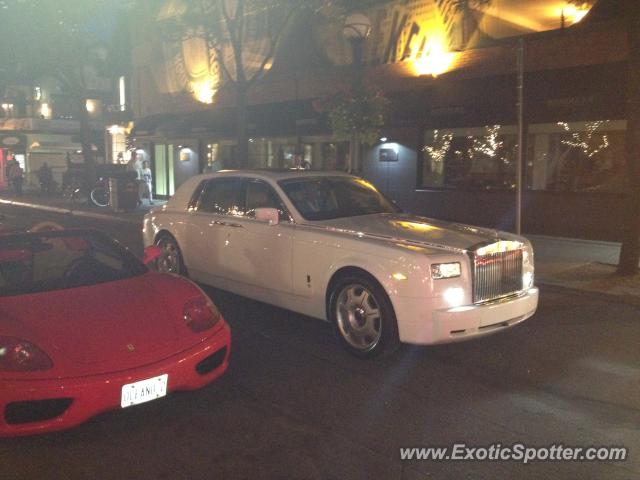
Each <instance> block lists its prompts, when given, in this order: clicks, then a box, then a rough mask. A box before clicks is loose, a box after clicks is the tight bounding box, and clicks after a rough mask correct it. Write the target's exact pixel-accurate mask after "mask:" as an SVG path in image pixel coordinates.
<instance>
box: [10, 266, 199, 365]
mask: <svg viewBox="0 0 640 480" xmlns="http://www.w3.org/2000/svg"><path fill="white" fill-rule="evenodd" d="M163 277H164V276H163V275H158V274H152V273H149V274H145V275H141V276H137V277H134V278H130V279H126V280H120V281H115V282H108V283H103V284H98V285H94V286H90V287H81V288H74V289H68V290H59V291H52V292H46V293H39V294H32V295H21V296H15V297H5V298H3V299H2V301H1V302H0V314H2V315H6V316H7V317H9V318H13V319H16V320H18V319H19V322H20V323H22V324H23V325H24V327H25V331H26V332H30V340H34V341H35V342H36V343H37V344H38V345H39V346H40V347H41V348H42V349H43V350H45V352H47V354H48V355H49V356H50V357H51V358H52V360H53V362H54V368H55V369H56V370H57V368H56V367H64V372H65V376H68V375H69V373H71V372H73V374H82V372H83V371H86V372H90V373H91V374H99V373H103V372H114V371H118V370H124V369H128V368H134V367H138V366H141V365H145V364H147V363H151V362H156V361H158V359H161V358H164V357H165V356H167V357H168V356H170V355H172V354H175V353H176V352H177V351H180V349H181V348H182V347H184V348H188V347H189V346H191V345H193V344H194V343H197V338H194V337H191V335H189V333H190V332H188V331H187V329H186V327H185V326H183V325H181V323H180V322H182V318H181V316H182V308H183V305H182V304H180V305H179V304H178V303H180V302H177V301H173V300H172V298H176V299H177V298H182V299H183V300H184V298H185V292H184V291H180V292H178V291H176V290H183V289H182V288H176V282H172V285H173V291H168V289H167V287H168V286H169V283H168V282H166V281H165V279H164V278H163ZM187 285H188V284H187V283H186V282H185V283H184V286H185V287H187ZM188 288H189V290H193V287H192V286H190V285H189V286H188ZM183 329H184V330H183ZM36 339H37V340H36ZM181 343H182V344H184V345H182V346H181ZM61 364H62V365H61Z"/></svg>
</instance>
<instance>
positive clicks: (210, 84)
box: [191, 79, 218, 105]
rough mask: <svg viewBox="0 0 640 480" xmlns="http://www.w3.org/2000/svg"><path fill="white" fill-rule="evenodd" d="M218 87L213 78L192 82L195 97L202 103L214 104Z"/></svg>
mask: <svg viewBox="0 0 640 480" xmlns="http://www.w3.org/2000/svg"><path fill="white" fill-rule="evenodd" d="M217 91H218V89H217V87H216V82H215V81H214V80H213V79H206V80H200V81H197V82H191V92H192V93H193V97H194V98H195V99H196V100H197V101H199V102H200V103H206V104H208V105H209V104H212V103H213V97H215V95H216V93H217Z"/></svg>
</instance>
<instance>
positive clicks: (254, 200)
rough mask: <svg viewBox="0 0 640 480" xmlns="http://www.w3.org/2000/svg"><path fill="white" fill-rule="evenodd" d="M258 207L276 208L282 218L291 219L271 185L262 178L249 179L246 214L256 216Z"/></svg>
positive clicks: (283, 219)
mask: <svg viewBox="0 0 640 480" xmlns="http://www.w3.org/2000/svg"><path fill="white" fill-rule="evenodd" d="M256 208H275V209H276V210H278V213H279V214H280V220H282V221H286V220H289V214H288V212H287V210H286V208H285V207H284V205H283V204H282V200H280V197H279V196H278V194H277V193H276V192H275V191H274V190H273V188H272V187H271V185H269V184H267V183H266V182H263V181H261V180H249V181H248V182H247V184H246V189H245V214H246V216H247V217H249V218H253V217H255V216H256Z"/></svg>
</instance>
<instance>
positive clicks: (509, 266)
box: [473, 249, 522, 303]
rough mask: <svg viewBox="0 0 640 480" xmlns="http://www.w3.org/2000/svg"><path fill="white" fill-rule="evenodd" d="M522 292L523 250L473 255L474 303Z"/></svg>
mask: <svg viewBox="0 0 640 480" xmlns="http://www.w3.org/2000/svg"><path fill="white" fill-rule="evenodd" d="M521 290H522V249H517V250H509V251H506V252H497V253H490V254H484V255H478V254H477V253H474V254H473V302H474V303H483V302H488V301H491V300H496V299H498V298H501V297H506V296H508V295H512V294H514V293H517V292H519V291H521Z"/></svg>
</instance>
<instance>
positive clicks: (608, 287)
mask: <svg viewBox="0 0 640 480" xmlns="http://www.w3.org/2000/svg"><path fill="white" fill-rule="evenodd" d="M527 237H528V238H529V239H530V240H531V242H532V243H533V249H534V252H535V263H536V283H539V284H543V285H545V284H546V285H556V286H561V287H566V288H572V289H575V290H581V291H586V292H591V293H600V294H606V295H613V296H615V297H616V298H617V299H618V300H620V301H623V302H625V303H631V304H633V305H637V306H640V274H637V275H633V276H628V277H621V276H618V275H616V268H617V263H618V256H619V255H620V244H619V243H613V242H599V241H590V240H579V239H571V238H560V237H546V236H542V235H527Z"/></svg>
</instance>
